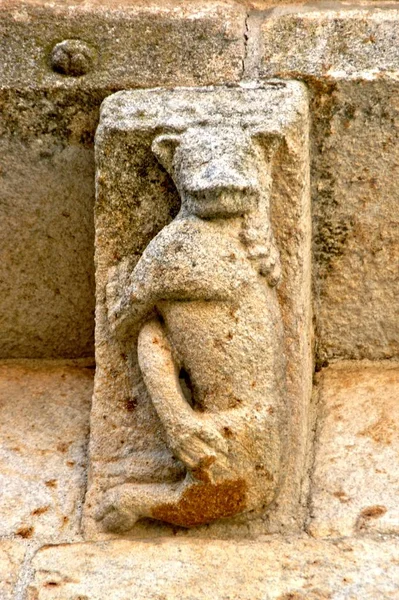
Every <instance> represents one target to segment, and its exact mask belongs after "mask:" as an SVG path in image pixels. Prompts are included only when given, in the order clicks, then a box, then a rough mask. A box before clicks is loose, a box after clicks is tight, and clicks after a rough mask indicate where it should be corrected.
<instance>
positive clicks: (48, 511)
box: [0, 361, 93, 542]
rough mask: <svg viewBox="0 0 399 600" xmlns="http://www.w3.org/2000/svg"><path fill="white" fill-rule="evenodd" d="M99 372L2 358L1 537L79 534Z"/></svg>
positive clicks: (66, 537) (47, 538)
mask: <svg viewBox="0 0 399 600" xmlns="http://www.w3.org/2000/svg"><path fill="white" fill-rule="evenodd" d="M92 389H93V369H91V368H82V367H77V366H72V365H68V364H65V363H62V362H59V361H37V362H35V361H19V362H14V361H7V362H3V363H0V431H1V434H0V438H1V447H0V482H1V483H0V489H1V493H0V513H1V520H0V535H2V536H4V535H12V534H13V535H15V536H19V537H21V538H24V539H37V540H39V541H41V542H45V541H48V542H53V541H54V540H58V541H63V540H71V539H77V538H78V537H79V524H80V516H81V505H82V501H83V495H84V491H85V467H86V446H87V436H88V430H89V411H90V400H91V394H92Z"/></svg>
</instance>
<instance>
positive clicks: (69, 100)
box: [0, 0, 245, 358]
mask: <svg viewBox="0 0 399 600" xmlns="http://www.w3.org/2000/svg"><path fill="white" fill-rule="evenodd" d="M244 16H245V10H244V9H243V8H242V7H239V6H238V5H236V4H230V3H223V2H220V3H213V2H205V3H202V2H190V5H189V6H186V7H182V6H178V5H177V4H176V3H171V4H170V5H168V4H166V3H162V6H156V3H153V4H152V6H151V5H148V3H142V4H141V5H140V4H139V3H134V5H132V6H130V5H129V4H128V3H124V2H122V3H121V4H120V5H119V4H118V3H115V2H110V3H108V4H107V3H97V2H94V3H93V4H89V3H87V2H85V3H81V2H76V3H70V4H65V3H64V2H59V3H53V2H51V3H47V2H43V3H42V2H20V1H19V0H18V2H8V1H7V2H2V3H1V6H0V52H1V55H2V70H1V74H0V85H1V88H2V89H1V92H0V110H1V112H2V115H5V118H2V120H1V123H0V179H1V186H0V190H1V191H0V215H1V221H2V228H1V234H0V247H1V261H0V314H1V318H0V332H1V336H0V337H1V342H0V357H1V358H19V357H22V358H24V357H44V358H49V357H51V358H52V357H82V356H83V357H84V356H92V355H93V353H94V344H93V339H94V335H93V330H94V319H93V312H94V268H93V248H94V243H93V237H94V231H93V229H94V228H93V207H94V158H93V136H94V131H95V128H96V125H97V122H98V109H99V106H100V104H101V101H102V100H103V98H104V97H105V96H106V95H108V94H109V93H111V92H112V91H115V90H116V89H120V88H125V87H128V88H130V87H137V86H157V85H167V86H170V85H178V84H180V85H194V84H205V83H208V82H212V83H214V82H218V81H234V80H237V79H238V78H239V76H240V74H241V72H242V57H243V52H244V34H243V32H244ZM70 38H81V39H82V40H83V42H87V44H88V47H89V49H93V52H94V58H93V65H94V66H93V69H92V70H90V71H89V72H88V73H87V74H86V75H83V76H81V77H73V76H71V77H68V76H66V75H64V74H61V73H59V72H55V71H53V70H52V68H51V56H52V54H51V53H52V49H53V47H54V46H55V44H56V43H59V42H62V41H63V40H65V39H70ZM78 63H79V60H78Z"/></svg>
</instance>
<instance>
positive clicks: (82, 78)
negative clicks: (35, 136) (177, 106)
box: [0, 0, 246, 90]
mask: <svg viewBox="0 0 399 600" xmlns="http://www.w3.org/2000/svg"><path fill="white" fill-rule="evenodd" d="M245 14H246V11H245V8H244V7H243V6H240V5H239V4H237V3H235V2H220V1H216V2H207V1H205V2H202V1H201V0H200V1H197V0H195V1H194V2H190V3H188V4H187V3H186V4H184V5H182V4H181V3H179V2H173V1H172V2H168V1H167V2H162V3H156V2H150V3H148V2H133V3H128V2H124V1H123V0H122V1H121V2H115V1H113V0H109V1H104V2H96V1H93V2H84V3H82V2H73V1H72V2H66V3H65V2H56V3H48V2H43V3H42V2H29V1H28V2H20V1H13V0H8V1H7V2H5V3H3V4H2V6H1V8H0V32H1V35H0V40H1V41H0V44H1V46H0V48H1V54H2V56H3V66H4V68H3V72H2V76H1V83H2V85H3V86H5V87H8V86H10V87H12V88H14V89H15V88H16V87H18V88H21V87H22V88H23V87H29V88H31V87H32V86H33V87H35V88H37V87H40V89H42V90H43V89H48V88H50V87H57V88H60V87H63V88H73V89H77V88H78V89H80V90H81V89H82V88H85V89H88V88H90V89H99V88H107V87H108V88H110V89H113V90H115V89H121V88H122V89H123V88H131V87H151V86H159V85H204V84H209V83H218V82H222V81H223V82H225V81H237V80H238V79H239V78H240V75H241V73H242V59H243V56H244V31H245ZM65 40H80V42H81V43H83V44H85V45H86V47H87V48H88V53H89V55H90V61H89V62H90V64H89V66H88V69H87V71H86V72H85V73H84V74H80V71H79V70H78V71H77V72H76V73H74V71H73V68H72V67H67V68H65V65H64V67H62V60H61V59H60V56H59V55H58V57H57V55H56V56H54V55H53V49H54V46H55V45H56V44H57V43H60V42H62V41H65ZM60 52H61V54H62V52H63V49H62V48H61V49H60ZM64 52H65V53H66V54H67V57H66V58H65V55H64V59H65V60H67V61H68V60H69V62H68V65H71V64H72V65H73V60H74V59H73V53H74V52H75V54H76V53H78V54H80V55H82V51H81V50H79V49H78V50H77V49H76V48H75V49H74V48H73V47H72V48H71V49H68V47H66V49H65V48H64ZM68 52H71V55H70V56H69V55H68ZM83 54H84V52H83ZM68 56H69V58H68ZM78 58H79V57H78ZM77 60H78V59H77ZM57 61H58V62H57ZM60 61H61V62H60ZM59 62H60V64H58V63H59ZM65 64H66V63H65Z"/></svg>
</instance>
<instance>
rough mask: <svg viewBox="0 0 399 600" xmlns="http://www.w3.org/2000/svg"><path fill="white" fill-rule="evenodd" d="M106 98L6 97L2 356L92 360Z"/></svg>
mask: <svg viewBox="0 0 399 600" xmlns="http://www.w3.org/2000/svg"><path fill="white" fill-rule="evenodd" d="M102 98H103V95H101V94H98V93H93V94H91V95H89V94H87V93H86V94H85V93H68V92H62V91H60V92H53V93H50V92H37V91H36V92H34V91H28V92H19V91H18V92H14V91H12V90H2V91H1V92H0V107H1V108H0V110H1V112H2V114H5V115H7V117H6V119H2V120H1V123H0V178H1V188H0V189H1V191H0V197H1V199H0V214H1V222H2V227H1V233H0V247H1V250H0V256H1V261H0V313H1V317H0V332H1V333H0V337H1V341H0V356H1V357H2V358H16V357H22V358H24V357H29V356H31V357H57V356H67V357H80V356H92V355H93V337H94V336H93V322H94V294H93V287H94V265H93V247H94V223H93V203H94V157H93V150H92V140H93V134H94V129H95V124H96V120H97V118H98V106H99V104H100V102H101V100H102Z"/></svg>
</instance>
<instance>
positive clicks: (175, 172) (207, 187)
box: [152, 126, 264, 218]
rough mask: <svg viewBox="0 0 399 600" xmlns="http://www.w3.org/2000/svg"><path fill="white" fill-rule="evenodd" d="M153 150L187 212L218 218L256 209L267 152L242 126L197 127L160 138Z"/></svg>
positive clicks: (155, 142) (157, 139) (154, 143)
mask: <svg viewBox="0 0 399 600" xmlns="http://www.w3.org/2000/svg"><path fill="white" fill-rule="evenodd" d="M152 150H153V152H154V153H155V155H156V156H157V158H158V160H159V162H160V163H161V164H162V165H163V166H164V167H165V169H166V170H167V171H168V173H169V174H170V175H171V177H172V179H173V180H174V182H175V185H176V187H177V189H178V191H179V193H180V196H181V199H182V206H183V208H184V210H185V212H186V213H188V214H194V215H196V216H198V217H202V218H214V217H228V216H234V215H242V214H246V213H249V212H251V211H253V210H254V209H256V208H257V206H258V202H259V195H260V189H261V185H260V165H261V154H262V152H261V149H260V147H259V146H257V144H256V143H255V142H254V140H253V138H251V136H250V135H249V133H248V132H246V131H244V130H243V129H241V128H239V127H234V128H233V127H220V126H219V127H217V126H204V127H192V128H190V129H188V130H186V131H185V132H183V133H182V134H180V135H179V134H178V135H175V134H165V135H161V136H159V137H157V138H156V139H155V140H154V142H153V144H152ZM263 164H264V156H263Z"/></svg>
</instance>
